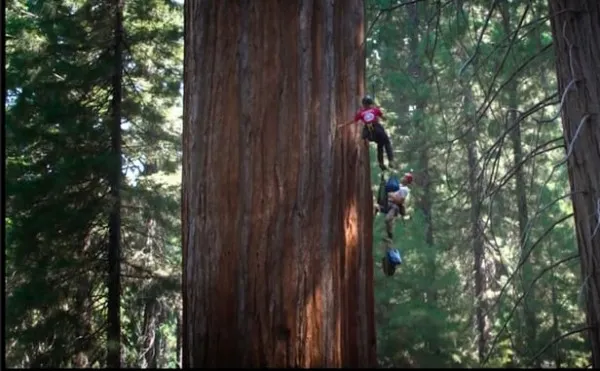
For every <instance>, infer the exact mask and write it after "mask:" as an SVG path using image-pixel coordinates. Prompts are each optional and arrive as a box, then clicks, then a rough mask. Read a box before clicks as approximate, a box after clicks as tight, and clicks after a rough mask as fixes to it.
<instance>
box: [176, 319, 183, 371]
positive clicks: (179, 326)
mask: <svg viewBox="0 0 600 371" xmlns="http://www.w3.org/2000/svg"><path fill="white" fill-rule="evenodd" d="M181 322H182V321H181V312H180V310H178V311H177V341H176V345H175V351H176V352H177V354H176V358H175V359H176V360H177V361H176V362H177V365H178V368H181V346H182V344H181V340H182V339H181V337H182V336H181V335H182V331H183V328H182V323H181Z"/></svg>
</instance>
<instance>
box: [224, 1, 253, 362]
mask: <svg viewBox="0 0 600 371" xmlns="http://www.w3.org/2000/svg"><path fill="white" fill-rule="evenodd" d="M220 4H224V6H227V5H226V2H225V1H223V2H220ZM253 7H254V5H253V4H252V2H251V1H250V0H242V1H240V13H241V14H240V18H241V24H240V30H239V32H240V36H239V45H238V63H239V65H238V79H239V89H240V90H239V93H238V99H239V103H238V104H239V107H240V117H239V136H240V139H239V140H240V147H239V148H240V151H239V156H240V157H239V167H238V169H239V170H238V171H239V174H240V181H239V185H238V187H237V189H238V190H239V191H240V192H239V197H240V207H239V209H238V216H237V217H238V228H239V241H238V242H237V243H238V249H237V251H238V254H239V255H238V261H237V269H238V270H239V272H238V273H237V275H236V276H237V277H238V280H237V293H236V294H237V321H238V323H237V329H238V331H239V334H238V335H239V337H238V344H239V345H238V346H239V350H238V351H237V352H236V353H237V354H238V355H239V357H241V359H239V360H237V361H238V362H240V364H244V361H245V357H246V354H245V348H246V347H247V346H248V345H249V339H248V334H247V333H246V327H248V325H249V324H248V323H247V318H246V316H247V311H248V309H249V308H248V307H247V305H246V294H247V293H248V291H249V290H248V249H249V240H250V227H251V226H250V223H251V216H252V214H251V212H252V174H251V171H252V168H251V163H250V156H251V149H252V148H251V145H252V137H251V135H252V124H253V123H252V121H251V120H252V117H251V114H252V103H253V102H252V96H251V94H252V85H251V83H252V78H253V75H252V74H253V73H254V72H255V71H253V69H252V68H251V66H250V63H251V60H250V49H251V46H250V37H249V33H250V20H251V18H252V16H253V14H252V13H253V11H255V9H252V8H253ZM215 52H216V51H215ZM232 340H233V339H232Z"/></svg>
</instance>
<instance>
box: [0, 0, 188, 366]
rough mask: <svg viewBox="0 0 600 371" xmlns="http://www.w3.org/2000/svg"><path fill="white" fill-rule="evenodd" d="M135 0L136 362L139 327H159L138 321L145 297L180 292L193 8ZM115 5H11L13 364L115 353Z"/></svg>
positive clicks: (130, 187)
mask: <svg viewBox="0 0 600 371" xmlns="http://www.w3.org/2000/svg"><path fill="white" fill-rule="evenodd" d="M125 4H126V5H125V9H124V19H125V52H124V59H125V61H126V63H125V65H124V70H123V72H124V74H123V76H124V81H123V89H124V92H123V102H122V110H123V119H124V120H123V122H124V125H123V128H124V135H123V148H124V160H125V161H124V164H125V167H124V169H123V171H124V173H125V174H126V179H125V181H124V183H123V184H122V198H123V199H122V205H123V209H122V235H123V237H122V250H123V256H122V258H123V262H122V266H123V294H122V300H121V306H122V308H121V309H122V310H121V313H122V315H121V318H122V322H123V323H124V325H123V338H124V340H125V341H124V344H123V346H124V349H123V353H124V354H125V355H126V356H125V362H126V364H128V365H138V364H139V362H138V361H139V358H140V357H139V354H140V352H141V351H142V348H140V346H139V342H137V338H140V337H148V336H152V334H151V333H148V332H146V333H139V332H138V333H130V332H129V331H130V330H131V327H130V323H131V322H138V321H139V318H140V313H143V311H144V307H145V302H144V301H140V297H145V298H148V297H150V298H152V299H153V300H157V301H163V302H165V303H169V302H176V301H177V298H178V295H179V276H178V275H177V271H178V269H179V267H180V259H181V256H180V249H179V232H178V231H179V217H178V213H179V204H178V203H179V184H178V183H172V182H171V183H170V184H169V183H167V180H169V178H168V176H169V174H175V176H176V177H177V175H176V172H177V171H178V170H179V165H178V164H179V159H180V155H179V152H180V149H179V146H180V139H179V135H180V134H179V133H180V125H179V124H178V125H175V122H177V119H178V115H174V114H173V112H176V111H178V110H180V109H181V103H180V87H181V80H182V71H181V70H182V69H181V65H182V56H183V49H182V23H183V22H182V18H183V17H182V9H181V6H180V5H177V4H174V3H171V2H165V1H158V0H156V1H141V0H140V1H128V2H125ZM112 14H113V13H112V9H110V7H109V3H106V2H99V1H94V0H92V1H83V0H77V1H75V0H74V1H68V2H65V1H54V0H51V1H44V2H41V1H16V0H15V1H12V2H9V4H8V9H7V19H6V32H7V66H6V92H7V100H6V102H5V106H6V121H5V122H6V124H5V128H6V138H7V149H6V155H7V156H6V157H7V159H6V194H7V204H6V205H7V208H6V210H7V219H6V221H7V223H9V229H8V232H9V233H7V234H6V237H5V241H6V256H7V260H6V286H7V296H6V300H7V315H6V325H5V326H6V327H5V328H6V337H7V342H6V348H5V351H6V354H7V364H8V365H9V366H11V367H42V366H46V367H68V366H73V365H75V366H77V365H79V366H82V365H86V364H87V365H90V366H95V367H102V365H104V364H105V363H104V362H105V359H104V357H105V355H104V352H105V349H106V344H105V341H106V340H105V333H104V328H105V322H106V307H105V306H106V288H105V281H106V272H107V267H106V259H107V257H106V249H107V223H108V211H109V210H110V208H111V205H112V200H111V199H110V198H109V197H108V191H109V187H108V175H109V174H110V171H111V166H112V163H111V161H109V159H110V152H109V150H110V137H109V133H110V132H109V127H108V121H109V120H108V118H109V115H110V107H109V105H108V104H109V102H110V100H111V96H112V90H111V83H112V81H111V79H112V76H113V74H114V63H113V62H112V61H113V59H114V53H113V41H114V37H113V31H114V30H113V24H112V22H111V20H112V19H113V17H112ZM139 170H141V171H139ZM134 263H135V264H134ZM132 265H133V267H132ZM163 307H164V312H165V313H166V314H164V313H162V314H159V315H160V316H162V317H164V321H163V323H162V325H161V326H162V327H161V330H160V331H161V332H163V333H164V336H163V338H166V339H167V342H166V344H165V347H163V348H164V349H163V355H157V357H160V358H161V359H160V360H159V364H163V365H167V363H169V364H170V366H173V365H174V362H175V360H176V359H177V356H176V352H175V346H176V342H175V341H174V340H173V338H174V337H176V335H175V334H176V332H175V323H176V318H177V314H178V313H179V311H180V308H179V307H178V306H174V307H173V306H170V305H164V306H163ZM169 331H171V333H168V332H169ZM132 338H133V339H134V340H135V341H129V340H130V339H132ZM165 352H168V353H169V354H170V355H167V354H165ZM128 354H134V356H133V358H130V357H128V356H127V355H128ZM83 359H85V360H83Z"/></svg>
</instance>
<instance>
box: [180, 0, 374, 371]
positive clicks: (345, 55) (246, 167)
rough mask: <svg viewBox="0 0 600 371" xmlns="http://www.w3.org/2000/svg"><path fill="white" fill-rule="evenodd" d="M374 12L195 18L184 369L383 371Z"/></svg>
mask: <svg viewBox="0 0 600 371" xmlns="http://www.w3.org/2000/svg"><path fill="white" fill-rule="evenodd" d="M363 13H364V10H363V2H362V1H360V0H334V1H321V0H296V1H292V0H288V1H276V0H262V1H248V0H246V1H238V0H235V1H233V0H202V1H201V0H194V1H187V2H186V3H185V51H186V54H185V68H184V73H185V91H184V105H185V106H184V135H183V137H184V138H183V142H184V167H183V209H182V214H183V215H182V218H183V260H184V267H183V274H184V278H183V317H184V318H183V366H184V367H219V366H225V367H228V366H229V367H235V366H239V367H244V366H245V367H252V366H255V367H258V366H273V367H276V366H281V367H294V366H298V367H309V366H313V367H318V366H331V367H340V366H367V367H368V366H372V365H374V362H375V329H374V316H373V311H374V308H373V305H374V304H373V291H372V290H373V271H372V270H373V260H372V255H371V250H372V246H371V245H372V218H373V212H372V194H371V185H370V181H369V180H370V174H369V158H368V150H367V147H366V146H365V144H364V143H362V142H361V141H360V139H359V133H358V132H357V128H350V129H347V130H346V129H345V130H344V131H336V129H335V125H336V123H340V122H344V121H347V120H348V119H349V118H351V117H352V116H353V113H354V111H355V109H356V108H357V107H356V103H357V102H358V101H359V97H360V96H361V94H362V92H363V78H364V76H363V73H364V55H363V47H362V41H363V40H362V39H363V17H364V14H363Z"/></svg>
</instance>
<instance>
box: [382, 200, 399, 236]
mask: <svg viewBox="0 0 600 371" xmlns="http://www.w3.org/2000/svg"><path fill="white" fill-rule="evenodd" d="M398 213H399V208H398V205H395V204H392V206H391V207H390V209H389V210H388V212H387V213H386V214H385V231H386V232H387V236H388V238H390V239H391V238H394V235H393V232H394V220H395V219H396V216H397V215H398Z"/></svg>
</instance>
